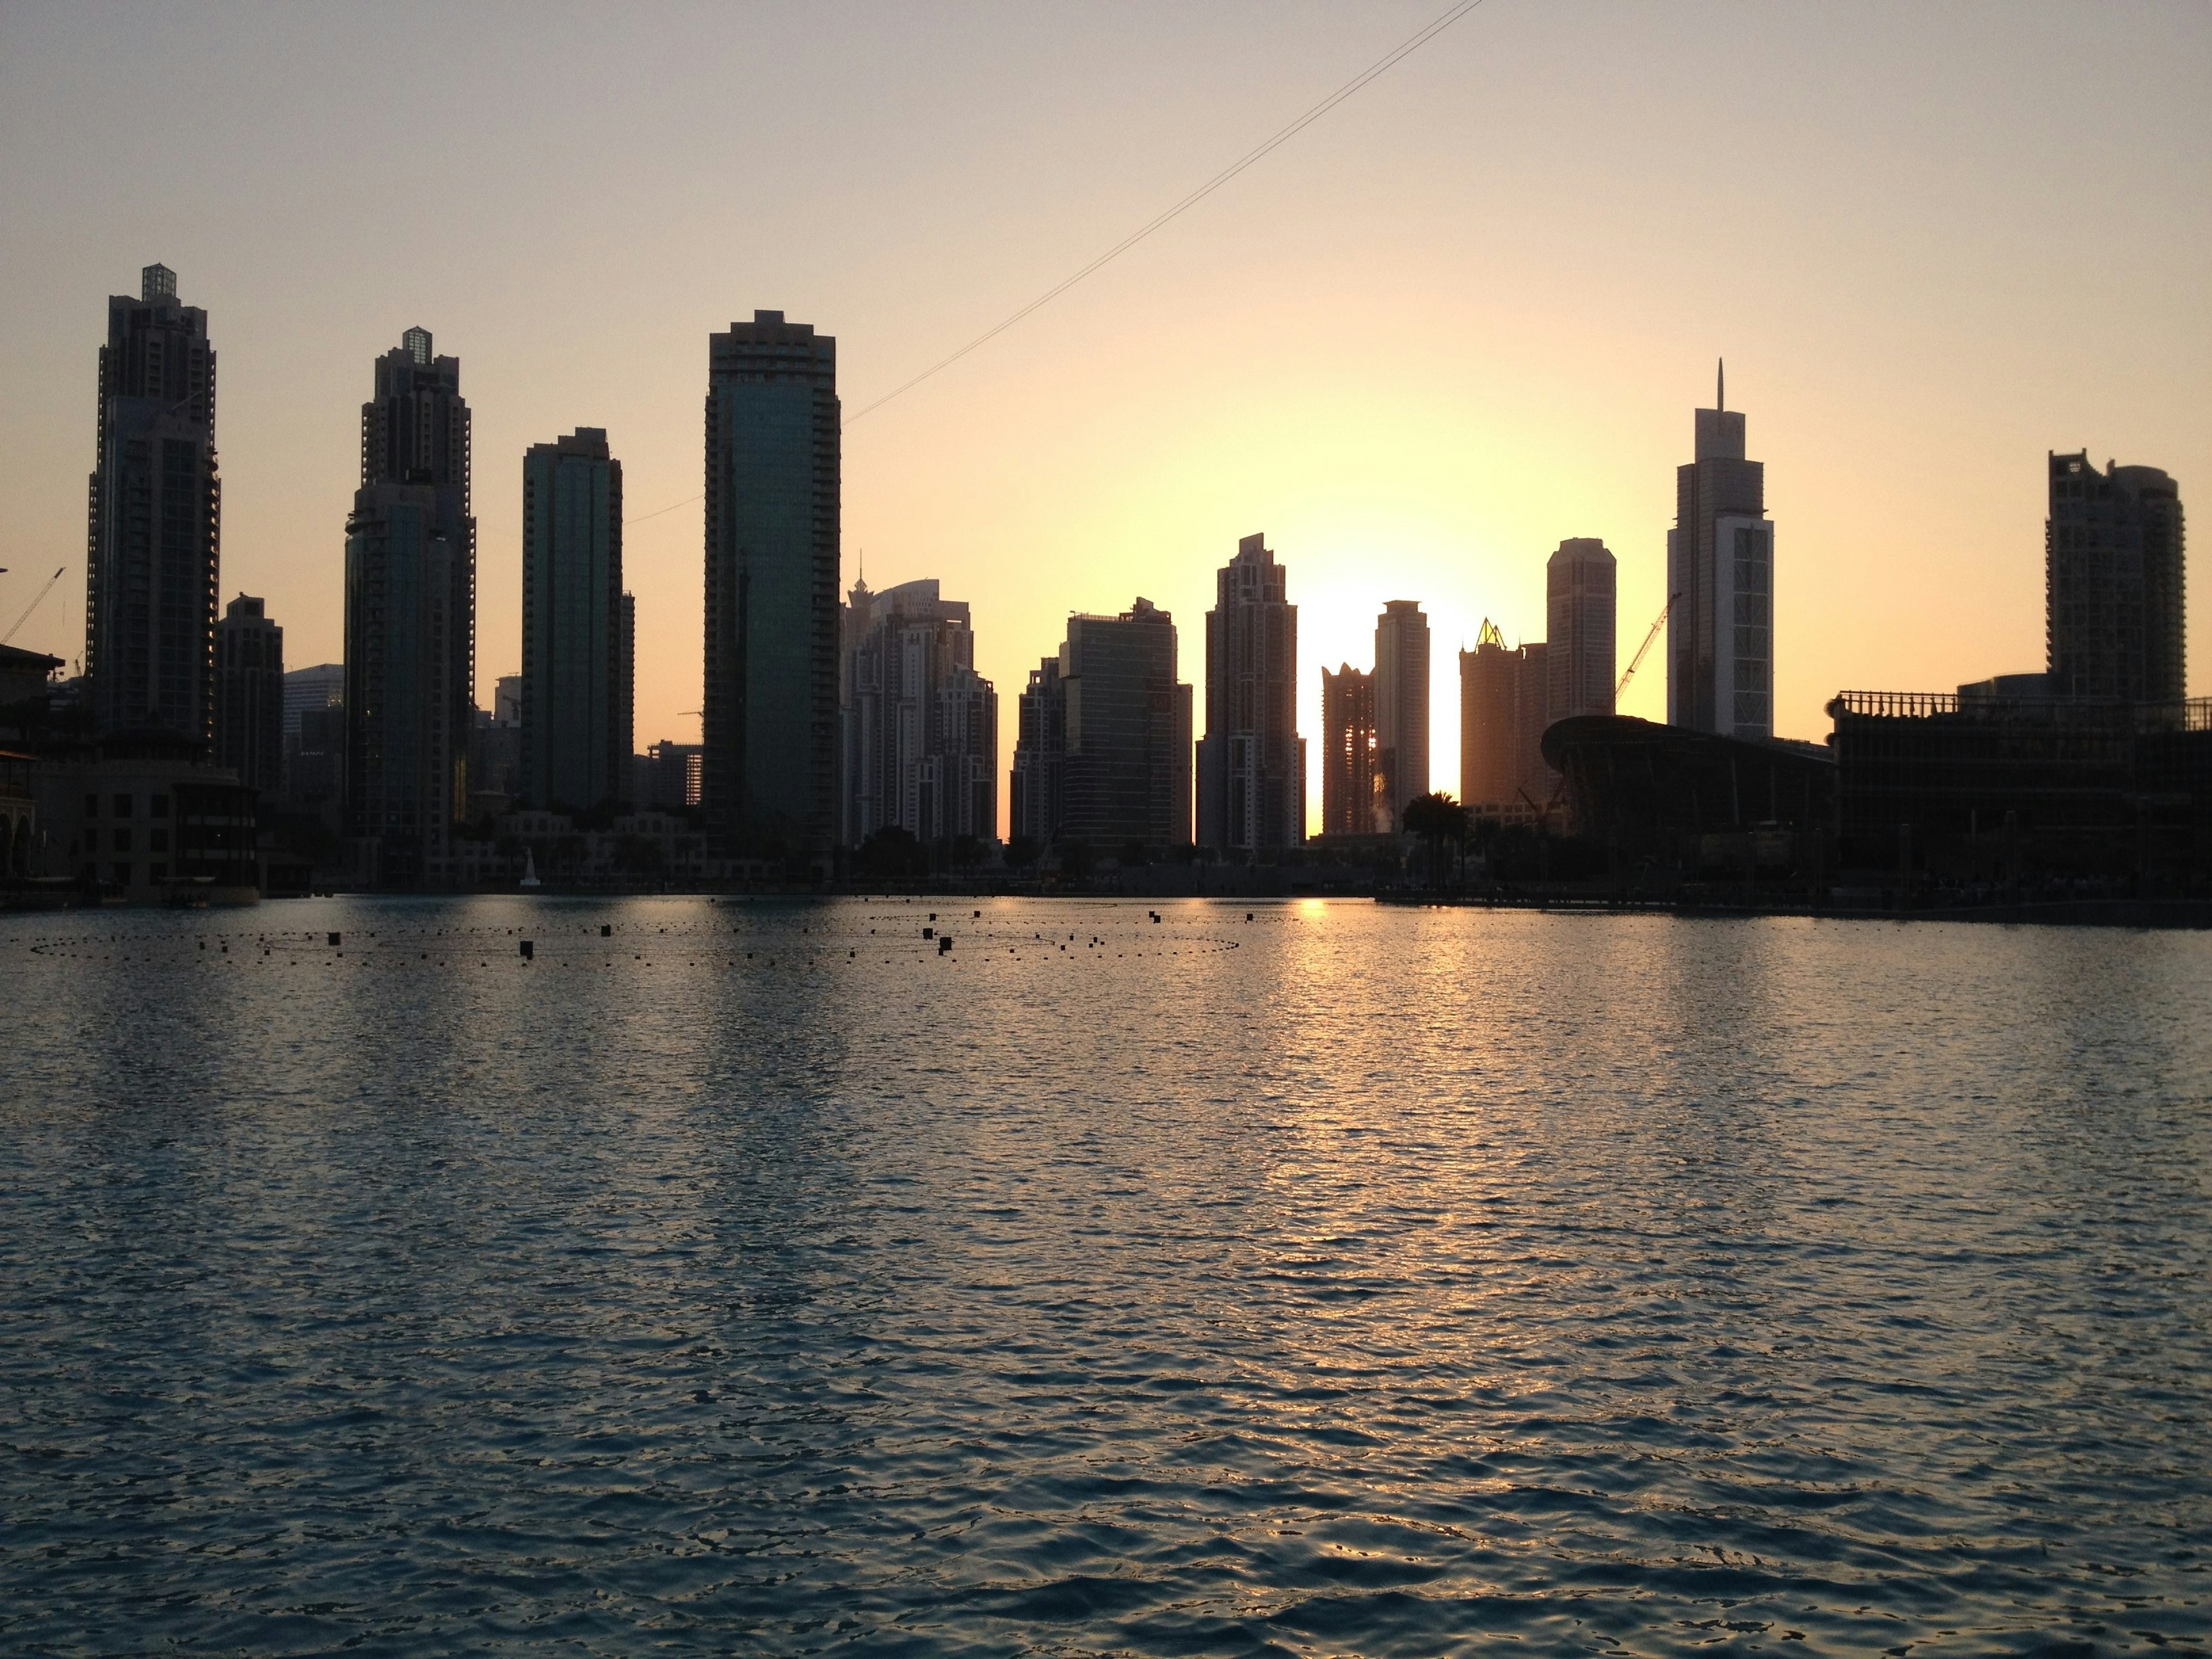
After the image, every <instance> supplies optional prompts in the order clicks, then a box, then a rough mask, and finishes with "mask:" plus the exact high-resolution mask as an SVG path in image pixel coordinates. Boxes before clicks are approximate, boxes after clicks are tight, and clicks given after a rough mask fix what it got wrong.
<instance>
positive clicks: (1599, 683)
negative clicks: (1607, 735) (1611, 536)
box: [1544, 536, 1620, 720]
mask: <svg viewBox="0 0 2212 1659" xmlns="http://www.w3.org/2000/svg"><path fill="white" fill-rule="evenodd" d="M1619 585H1620V570H1619V564H1618V562H1617V561H1616V560H1615V559H1614V558H1613V554H1612V551H1611V550H1609V549H1608V548H1607V546H1606V544H1604V543H1603V542H1601V541H1600V540H1599V539H1598V538H1596V537H1595V536H1573V537H1570V538H1568V539H1566V540H1565V541H1563V542H1561V543H1560V544H1559V551H1558V552H1556V553H1554V554H1553V555H1552V557H1551V560H1550V562H1548V563H1547V564H1546V565H1545V567H1544V601H1545V610H1546V612H1547V618H1548V624H1549V628H1550V633H1551V637H1550V638H1548V639H1547V640H1546V641H1545V644H1546V645H1547V647H1549V649H1548V650H1547V652H1546V653H1545V654H1546V659H1547V660H1546V667H1547V670H1548V671H1549V673H1550V676H1551V687H1550V691H1549V695H1548V696H1547V704H1548V708H1547V714H1548V715H1549V717H1550V718H1551V719H1553V720H1565V719H1566V718H1567V717H1568V716H1569V715H1570V714H1611V713H1613V631H1614V630H1613V617H1614V596H1615V592H1616V590H1617V588H1618V586H1619Z"/></svg>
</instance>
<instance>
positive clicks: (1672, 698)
mask: <svg viewBox="0 0 2212 1659" xmlns="http://www.w3.org/2000/svg"><path fill="white" fill-rule="evenodd" d="M1713 401H1714V403H1715V404H1717V405H1718V407H1717V408H1713V409H1701V410H1698V411H1697V416H1698V420H1697V459H1695V460H1693V461H1692V462H1691V463H1690V464H1689V465H1687V466H1682V467H1678V468H1676V469H1675V472H1674V528H1673V529H1672V530H1670V531H1668V532H1667V591H1668V592H1670V593H1671V594H1673V595H1674V610H1673V611H1672V612H1671V613H1670V614H1669V615H1668V619H1667V721H1668V724H1669V725H1670V726H1688V727H1690V728H1691V729H1692V730H1693V731H1698V732H1719V733H1721V734H1722V735H1723V736H1724V737H1737V738H1769V737H1772V736H1773V735H1774V526H1772V525H1771V523H1769V522H1768V521H1767V518H1766V469H1765V467H1764V466H1763V465H1761V464H1760V463H1759V462H1757V461H1751V460H1746V459H1744V453H1743V448H1744V437H1743V416H1742V415H1741V413H1740V412H1736V411H1732V410H1729V407H1728V398H1727V386H1726V382H1725V381H1722V382H1720V383H1719V387H1718V390H1717V392H1716V394H1715V396H1714V399H1713Z"/></svg>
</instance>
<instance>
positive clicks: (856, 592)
mask: <svg viewBox="0 0 2212 1659" xmlns="http://www.w3.org/2000/svg"><path fill="white" fill-rule="evenodd" d="M840 632H841V635H842V638H843V639H844V641H846V642H847V643H846V653H845V664H844V667H843V670H842V675H841V679H842V684H843V686H844V688H845V690H844V707H843V709H842V720H843V725H844V734H845V735H844V744H843V751H844V769H845V782H844V803H845V805H844V823H843V827H842V831H841V834H842V839H843V841H844V842H845V844H846V845H847V846H848V847H858V846H859V845H860V843H861V842H864V841H866V839H867V838H868V837H869V836H872V835H873V834H874V833H875V832H876V831H877V830H878V829H884V828H885V827H887V826H896V827H897V828H899V829H904V830H905V831H906V832H907V833H908V834H909V835H911V836H914V837H915V840H917V841H919V842H923V843H924V844H927V843H929V842H939V841H951V840H954V839H956V838H957V837H959V836H974V837H975V839H976V840H978V841H994V840H996V839H997V838H998V834H999V694H998V692H997V691H996V690H994V689H993V687H992V684H991V682H990V681H988V680H987V679H985V678H983V677H982V676H981V674H978V673H977V672H976V671H975V633H974V631H973V630H972V629H970V628H969V625H968V605H967V602H966V601H965V600H962V599H940V598H939V597H938V586H937V583H936V581H935V580H922V581H912V582H902V583H901V584H900V585H899V586H896V587H894V588H890V589H889V590H888V591H886V592H882V593H871V592H868V587H867V584H866V582H856V583H854V586H853V592H852V601H851V603H850V604H849V605H847V606H846V607H845V610H844V615H843V618H842V627H841V629H840Z"/></svg>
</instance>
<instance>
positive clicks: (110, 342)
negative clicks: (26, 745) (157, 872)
mask: <svg viewBox="0 0 2212 1659" xmlns="http://www.w3.org/2000/svg"><path fill="white" fill-rule="evenodd" d="M99 420H100V425H99V433H98V437H97V442H96V447H95V450H94V456H95V459H94V465H93V473H92V479H91V487H90V489H89V491H88V497H89V513H88V525H87V529H86V538H85V539H86V549H85V596H84V598H85V604H84V672H85V678H86V680H87V683H88V689H89V693H90V698H91V707H92V714H93V720H94V724H95V726H97V727H98V729H99V730H100V731H102V732H118V731H126V730H131V729H133V728H140V727H149V726H158V727H161V728H162V729H164V730H167V731H170V732H183V733H185V735H187V736H189V737H191V738H196V739H197V740H198V741H200V742H202V743H206V742H209V741H210V739H212V738H213V737H214V735H215V611H216V598H217V588H216V581H217V573H216V564H217V557H218V552H219V549H220V544H221V540H222V483H221V480H220V479H219V478H218V477H217V476H216V457H215V348H214V347H213V346H212V345H210V344H209V343H208V332H207V313H206V312H204V311H203V310H201V309H200V308H199V307H197V306H185V305H179V304H178V303H177V274H176V272H174V271H173V270H170V269H169V268H168V267H167V265H148V266H147V267H146V268H145V270H143V272H141V273H140V284H139V295H138V298H137V299H135V300H134V299H132V298H131V297H130V295H121V294H118V295H112V296H110V298H109V300H108V301H107V340H106V343H105V344H104V345H102V346H101V347H100V396H99Z"/></svg>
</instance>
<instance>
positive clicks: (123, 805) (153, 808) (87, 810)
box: [84, 793, 169, 818]
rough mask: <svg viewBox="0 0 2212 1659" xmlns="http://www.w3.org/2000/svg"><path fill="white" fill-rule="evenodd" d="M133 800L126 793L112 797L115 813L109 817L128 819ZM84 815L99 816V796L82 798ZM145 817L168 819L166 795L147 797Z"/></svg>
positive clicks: (167, 799)
mask: <svg viewBox="0 0 2212 1659" xmlns="http://www.w3.org/2000/svg"><path fill="white" fill-rule="evenodd" d="M133 799H135V798H134V797H133V796H131V795H130V794H128V793H118V794H117V795H116V796H115V797H114V800H115V811H114V812H113V813H112V815H111V816H112V817H118V818H127V817H130V816H131V802H132V800H133ZM84 815H85V817H88V818H96V817H99V816H100V797H99V796H97V795H87V796H86V797H85V798H84ZM146 816H147V817H149V818H166V817H168V816H169V798H168V797H167V795H149V796H147V797H146Z"/></svg>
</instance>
